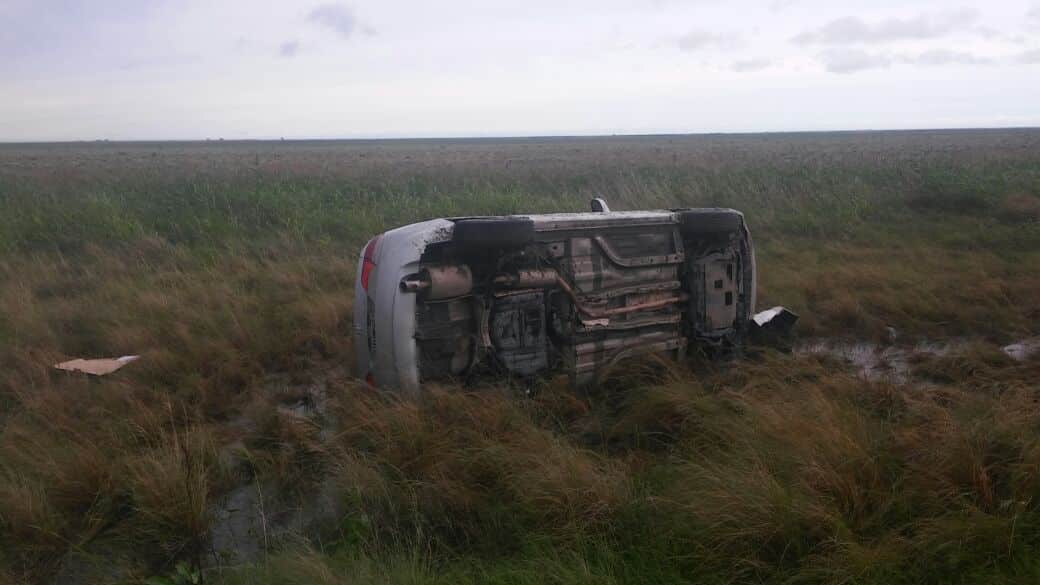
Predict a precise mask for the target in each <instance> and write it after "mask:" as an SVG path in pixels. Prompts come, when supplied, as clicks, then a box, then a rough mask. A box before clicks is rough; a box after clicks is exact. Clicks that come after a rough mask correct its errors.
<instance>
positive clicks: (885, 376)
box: [794, 337, 1040, 384]
mask: <svg viewBox="0 0 1040 585" xmlns="http://www.w3.org/2000/svg"><path fill="white" fill-rule="evenodd" d="M978 341H979V340H977V339H971V338H955V339H947V340H943V341H923V342H919V343H916V344H914V345H884V344H880V343H871V342H866V341H856V342H849V341H838V340H833V339H815V340H808V341H804V342H801V343H798V344H796V345H795V348H794V352H795V353H796V354H799V355H828V356H831V357H836V358H839V359H842V360H845V361H846V362H847V363H848V364H849V365H850V366H852V367H853V368H855V369H856V371H857V373H858V374H859V375H860V376H863V377H864V378H866V379H868V380H884V381H887V382H893V383H897V384H906V383H908V382H910V381H911V379H912V366H913V364H914V362H915V361H917V360H919V359H920V358H922V357H942V356H945V355H949V354H954V353H957V352H959V351H962V350H964V349H966V348H968V347H970V346H971V345H972V344H973V343H977V342H978ZM1001 350H1002V351H1003V352H1004V353H1005V354H1007V355H1008V356H1009V357H1011V358H1013V359H1016V360H1019V361H1024V360H1026V359H1030V358H1031V357H1033V356H1034V355H1036V354H1038V353H1040V337H1032V338H1028V339H1023V340H1021V341H1017V342H1015V343H1012V344H1010V345H1005V346H1004V347H1002V348H1001Z"/></svg>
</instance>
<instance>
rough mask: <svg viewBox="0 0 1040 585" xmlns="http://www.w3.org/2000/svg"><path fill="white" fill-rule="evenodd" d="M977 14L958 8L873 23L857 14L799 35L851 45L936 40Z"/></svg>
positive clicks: (799, 39)
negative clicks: (956, 9)
mask: <svg viewBox="0 0 1040 585" xmlns="http://www.w3.org/2000/svg"><path fill="white" fill-rule="evenodd" d="M976 18H977V14H976V13H975V11H973V10H958V11H954V12H944V13H941V14H920V15H918V16H915V17H913V18H907V19H901V18H888V19H885V20H882V21H880V22H877V23H874V24H871V23H868V22H865V21H863V19H861V18H859V17H856V16H846V17H844V18H839V19H836V20H832V21H830V22H828V23H827V24H825V25H823V26H822V27H820V28H818V29H816V30H812V31H806V32H803V33H800V34H798V35H796V36H795V37H794V38H793V39H792V40H793V41H794V42H795V43H797V44H800V45H810V44H821V45H848V44H856V43H884V42H889V41H902V40H913V39H933V38H937V37H941V36H945V35H947V34H949V33H951V32H954V31H956V30H960V29H963V28H966V27H968V26H970V25H971V24H972V23H973V22H975V19H976Z"/></svg>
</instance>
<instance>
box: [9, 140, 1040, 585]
mask: <svg viewBox="0 0 1040 585" xmlns="http://www.w3.org/2000/svg"><path fill="white" fill-rule="evenodd" d="M1037 144H1038V142H1037V133H1036V132H1033V131H1008V132H1003V133H1001V132H980V133H921V134H905V135H904V134H880V135H873V134H863V135H857V134H851V135H804V136H764V137H715V138H703V137H690V138H669V137H658V138H644V139H618V140H607V139H574V140H559V141H552V140H550V141H522V140H521V141H512V142H510V141H506V142H501V143H499V142H488V141H477V142H472V143H471V142H439V141H432V142H417V143H372V144H362V145H352V144H349V143H348V144H335V143H330V144H323V143H316V144H301V145H287V146H278V147H274V146H270V145H265V144H245V145H220V146H217V145H194V146H184V145H162V144H159V145H147V144H143V145H125V146H101V145H99V146H97V147H87V146H67V147H58V146H35V147H29V146H25V147H13V146H4V147H2V148H0V210H2V213H0V579H3V578H7V579H8V580H11V581H14V582H20V581H48V580H50V581H57V582H75V581H77V580H78V581H80V582H127V581H130V582H133V581H135V580H139V579H143V578H145V577H146V576H149V575H172V574H174V573H175V567H176V566H177V563H187V564H188V565H204V566H205V569H204V570H203V572H202V574H203V575H204V576H205V577H206V579H207V580H215V581H227V582H249V583H253V582H270V583H285V582H300V583H310V582H326V583H340V582H365V581H371V582H387V581H391V582H413V583H420V582H452V583H454V582H472V583H478V582H479V583H484V582H502V583H526V582H531V583H535V582H538V583H542V582H547V581H548V582H560V583H571V582H661V583H670V582H681V581H686V582H762V581H766V582H777V581H797V582H802V581H805V582H922V581H933V582H948V581H954V580H968V581H970V580H977V581H992V580H998V579H1019V580H1025V581H1028V580H1030V579H1035V577H1036V576H1037V574H1038V567H1037V564H1036V561H1035V560H1034V559H1035V552H1036V547H1037V544H1038V537H1040V530H1038V527H1040V523H1038V518H1040V517H1038V515H1037V508H1036V496H1037V495H1038V494H1037V485H1038V483H1037V474H1038V469H1040V468H1038V466H1040V460H1037V457H1038V456H1040V449H1038V444H1040V443H1038V439H1040V434H1037V430H1036V429H1037V428H1038V426H1037V425H1038V423H1040V421H1038V420H1037V419H1036V416H1035V415H1036V408H1035V404H1034V402H1035V399H1036V391H1037V387H1036V380H1038V379H1040V364H1038V362H1037V361H1036V358H1033V359H1032V361H1028V362H1025V363H1019V362H1014V361H1013V360H1010V359H1008V358H1006V356H1003V354H1002V353H1000V352H999V350H997V349H996V346H994V345H992V343H993V342H1003V341H1005V340H1008V339H1011V338H1012V337H1018V336H1026V335H1035V334H1036V333H1037V328H1036V320H1037V318H1038V317H1040V295H1037V294H1036V291H1037V289H1038V288H1040V216H1038V215H1037V213H1038V210H1040V204H1038V202H1040V149H1038V148H1037ZM594 195H595V196H605V197H607V199H608V200H609V201H610V203H611V205H612V207H613V208H615V209H638V208H649V207H679V206H701V205H723V206H731V207H735V208H738V209H741V210H743V211H744V212H745V213H746V214H747V217H748V222H749V224H750V225H751V227H752V230H753V232H754V236H755V240H756V245H757V248H758V251H759V269H760V291H759V293H760V299H761V301H760V304H762V305H764V306H765V305H770V304H774V303H783V304H786V305H788V306H791V307H792V308H794V309H795V310H796V311H798V312H799V313H801V314H802V321H801V331H802V332H803V334H805V335H812V336H816V335H819V336H841V337H848V338H878V339H881V338H888V337H890V335H891V333H890V329H889V328H890V327H894V328H895V329H896V330H897V331H898V334H899V339H900V340H913V339H915V338H918V337H929V338H932V337H945V336H971V337H976V338H978V340H979V341H978V344H977V345H975V346H969V348H968V349H966V350H964V351H963V352H961V353H959V354H956V355H951V356H945V357H940V358H928V359H924V358H922V359H920V360H918V361H917V362H916V363H915V364H914V366H913V369H914V375H915V381H914V382H912V383H911V384H910V385H907V386H892V385H889V384H885V383H880V382H867V381H864V380H862V379H859V378H857V377H856V376H854V375H851V374H850V373H849V372H848V371H847V369H846V368H845V367H844V365H843V364H840V363H837V362H833V361H828V360H825V359H820V358H812V357H798V356H780V355H765V356H759V357H757V358H749V359H748V360H744V361H742V362H739V363H736V364H732V365H730V366H726V367H722V368H720V367H719V366H715V365H711V364H707V363H700V362H698V361H696V360H694V361H692V362H691V363H689V364H683V365H678V366H666V367H663V366H662V364H659V363H651V364H643V365H641V366H632V367H630V368H628V370H627V372H626V373H624V374H625V375H621V376H618V377H616V378H615V379H614V380H613V381H612V382H611V383H610V384H609V385H607V386H605V387H603V388H600V389H598V390H597V391H595V392H592V393H590V394H589V395H582V396H577V395H575V394H573V393H571V392H570V391H569V390H567V389H566V388H565V387H564V384H563V382H562V381H560V380H550V381H547V382H545V383H544V384H542V386H541V387H540V388H539V392H538V393H536V395H535V396H534V397H533V398H519V399H518V398H517V393H516V392H513V391H512V390H511V389H509V388H499V387H482V388H471V389H458V388H430V389H429V391H428V392H427V393H425V395H424V399H423V400H422V401H419V402H408V401H402V400H399V399H397V398H394V397H392V396H384V395H380V394H372V393H369V392H366V391H364V390H363V389H362V388H360V387H359V386H357V385H356V383H355V382H354V381H353V380H352V379H351V374H352V370H351V365H350V364H351V359H352V358H351V342H350V337H351V323H350V311H351V303H352V299H351V295H352V286H353V277H354V269H355V267H354V264H355V262H356V258H357V251H358V249H359V247H360V246H361V245H363V243H364V242H365V241H366V240H367V239H368V238H369V237H370V236H371V235H372V234H374V233H378V232H380V231H382V230H384V229H387V228H389V227H393V226H395V225H399V224H402V223H406V222H410V221H416V220H420V219H425V218H430V217H438V216H457V215H474V214H498V213H519V212H539V211H561V210H567V211H570V210H581V209H584V208H585V205H586V204H587V200H588V199H589V198H590V197H591V196H594ZM131 353H139V354H141V355H142V356H143V357H142V359H141V360H140V361H138V362H135V363H134V364H132V365H131V366H129V367H127V368H125V369H124V370H121V371H120V372H119V373H118V374H116V375H114V376H110V377H106V378H102V379H92V380H86V379H83V378H81V377H79V376H76V375H69V374H66V373H62V372H57V371H54V370H52V369H51V368H50V365H51V364H53V363H55V362H57V361H61V360H62V359H65V358H69V357H79V356H86V357H93V356H106V355H122V354H131ZM316 388H320V389H321V390H320V392H317V391H316V390H315V389H316ZM319 400H320V401H321V403H320V404H317V401H319ZM301 404H302V405H303V406H304V407H301V406H300V405H301ZM301 408H302V409H301ZM243 484H245V485H252V484H255V485H257V486H264V489H265V494H267V495H266V496H263V497H262V498H261V504H267V505H269V506H271V507H272V509H273V508H274V507H276V504H285V505H289V504H291V505H293V506H298V507H302V508H304V509H307V510H308V513H310V514H311V515H312V516H318V517H320V518H321V521H320V522H315V523H313V526H306V527H303V528H300V531H301V534H300V535H299V536H300V537H301V538H302V541H301V539H299V538H297V539H282V540H277V539H273V537H272V539H268V540H269V542H266V543H265V548H264V553H265V554H264V556H263V557H261V558H259V559H253V560H254V561H255V563H254V564H252V565H250V564H249V563H245V564H242V563H239V565H238V566H237V567H231V568H229V567H227V566H226V565H227V563H223V562H214V561H213V558H214V555H213V551H211V550H209V546H210V544H211V543H210V542H209V534H210V528H211V527H212V525H213V523H214V522H215V521H216V520H215V516H216V515H215V510H219V509H220V508H221V506H222V505H223V503H222V502H223V501H224V498H225V497H226V496H227V494H228V493H229V492H231V491H232V490H234V489H236V488H239V487H241V486H242V485H243ZM316 494H322V495H321V497H318V496H317V495H316ZM264 498H267V499H264ZM281 500H284V501H285V502H282V501H281ZM286 502H289V503H288V504H286ZM325 506H327V509H324V507H325ZM319 508H322V509H319ZM272 521H274V518H272ZM267 536H270V535H267V534H265V538H267Z"/></svg>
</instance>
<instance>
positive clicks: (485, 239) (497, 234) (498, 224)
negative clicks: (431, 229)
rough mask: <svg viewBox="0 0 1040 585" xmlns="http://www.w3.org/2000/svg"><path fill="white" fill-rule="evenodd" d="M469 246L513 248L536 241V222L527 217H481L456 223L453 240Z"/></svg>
mask: <svg viewBox="0 0 1040 585" xmlns="http://www.w3.org/2000/svg"><path fill="white" fill-rule="evenodd" d="M452 239H453V240H455V241H456V242H458V243H460V244H464V245H467V246H486V247H492V248H511V247H517V246H522V245H524V244H527V243H530V242H532V241H534V221H532V220H530V219H528V218H526V217H480V218H473V219H460V220H458V221H456V222H455V235H454V237H453V238H452Z"/></svg>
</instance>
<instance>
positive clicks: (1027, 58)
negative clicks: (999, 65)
mask: <svg viewBox="0 0 1040 585" xmlns="http://www.w3.org/2000/svg"><path fill="white" fill-rule="evenodd" d="M1015 60H1016V61H1018V62H1019V63H1025V64H1026V65H1040V49H1033V50H1032V51H1026V52H1024V53H1020V54H1019V55H1018V57H1017V58H1016V59H1015Z"/></svg>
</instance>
